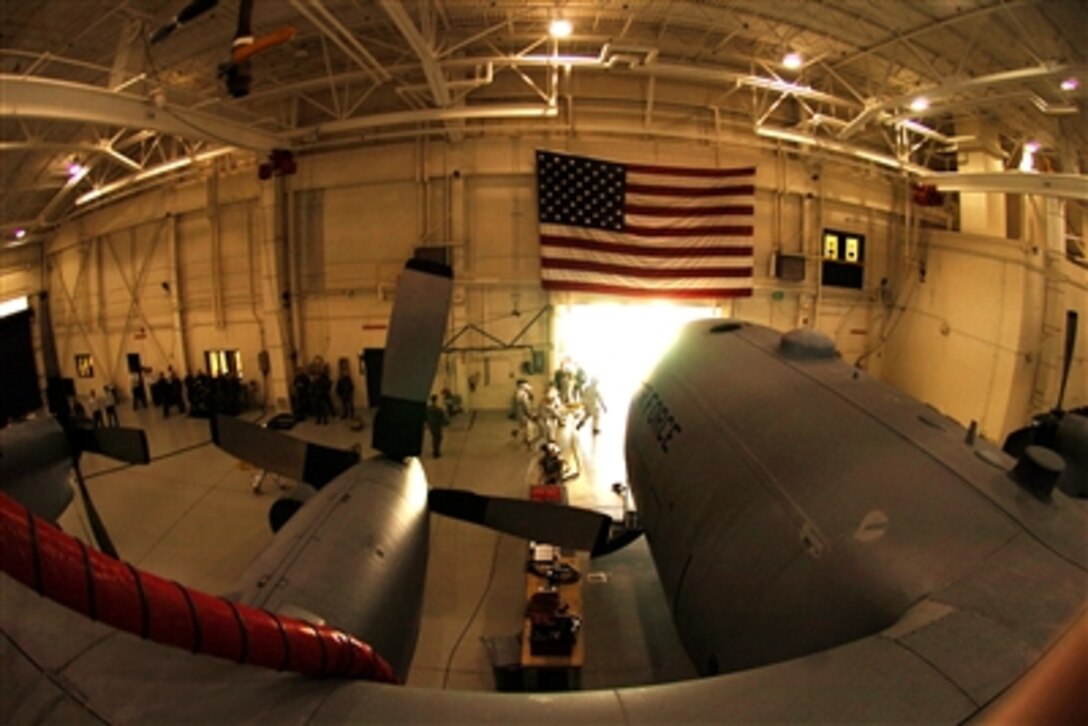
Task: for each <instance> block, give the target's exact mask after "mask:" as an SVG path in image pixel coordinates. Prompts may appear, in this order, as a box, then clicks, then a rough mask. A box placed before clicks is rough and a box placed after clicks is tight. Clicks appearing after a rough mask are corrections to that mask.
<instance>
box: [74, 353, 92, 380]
mask: <svg viewBox="0 0 1088 726" xmlns="http://www.w3.org/2000/svg"><path fill="white" fill-rule="evenodd" d="M76 375H77V376H79V377H80V378H94V358H92V357H91V354H90V353H76Z"/></svg>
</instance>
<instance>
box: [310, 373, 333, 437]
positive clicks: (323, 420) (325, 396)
mask: <svg viewBox="0 0 1088 726" xmlns="http://www.w3.org/2000/svg"><path fill="white" fill-rule="evenodd" d="M331 390H332V381H331V380H330V379H329V374H328V373H326V372H325V371H324V370H321V371H319V372H318V373H317V374H316V375H315V376H314V378H313V380H312V381H311V382H310V406H311V407H312V410H313V412H314V418H315V422H316V423H318V424H327V423H328V422H329V409H330V408H331V406H330V405H329V401H330V398H329V394H330V391H331Z"/></svg>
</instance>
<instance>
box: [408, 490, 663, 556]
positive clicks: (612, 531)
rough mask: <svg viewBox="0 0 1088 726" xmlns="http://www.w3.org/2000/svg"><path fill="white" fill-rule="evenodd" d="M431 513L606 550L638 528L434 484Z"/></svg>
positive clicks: (569, 510)
mask: <svg viewBox="0 0 1088 726" xmlns="http://www.w3.org/2000/svg"><path fill="white" fill-rule="evenodd" d="M427 504H428V506H429V508H430V510H431V511H432V512H435V513H437V514H442V515H445V516H447V517H452V518H454V519H460V520H462V521H465V522H471V523H472V524H479V525H482V526H484V527H489V528H490V529H494V530H498V531H499V532H504V533H506V534H512V535H514V536H516V537H525V538H526V539H532V540H537V541H539V542H548V543H550V544H557V545H559V546H561V547H569V548H571V549H576V550H584V551H587V552H589V553H590V556H592V557H599V556H600V555H606V554H608V553H609V552H614V551H616V550H618V549H620V548H621V547H623V546H625V545H627V544H629V543H630V542H633V541H634V540H635V539H637V538H638V536H639V535H640V534H642V530H640V529H625V528H622V527H617V525H616V523H614V522H613V521H612V518H611V517H609V516H607V515H605V514H601V513H600V512H594V511H591V510H589V509H581V508H578V507H568V506H566V505H562V504H552V503H550V502H537V501H533V500H530V499H509V498H506V497H489V496H483V495H480V494H476V493H474V492H469V491H464V490H460V489H432V490H431V491H430V493H429V495H428V498H427Z"/></svg>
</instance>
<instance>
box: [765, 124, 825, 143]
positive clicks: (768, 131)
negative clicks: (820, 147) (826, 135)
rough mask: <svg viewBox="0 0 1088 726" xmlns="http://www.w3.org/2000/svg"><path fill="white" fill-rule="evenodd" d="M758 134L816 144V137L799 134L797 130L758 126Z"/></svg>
mask: <svg viewBox="0 0 1088 726" xmlns="http://www.w3.org/2000/svg"><path fill="white" fill-rule="evenodd" d="M756 135H757V136H766V137H768V138H771V139H782V140H783V141H792V142H794V143H795V144H808V145H809V146H812V145H815V144H816V139H814V138H812V137H811V136H806V135H805V134H799V133H797V132H795V131H789V130H787V129H776V128H771V127H769V126H757V127H756Z"/></svg>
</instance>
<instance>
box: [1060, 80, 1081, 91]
mask: <svg viewBox="0 0 1088 726" xmlns="http://www.w3.org/2000/svg"><path fill="white" fill-rule="evenodd" d="M1060 85H1061V89H1062V90H1063V91H1075V90H1077V89H1078V88H1080V81H1078V80H1077V79H1076V78H1066V79H1065V80H1064V81H1062V82H1061V84H1060Z"/></svg>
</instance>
